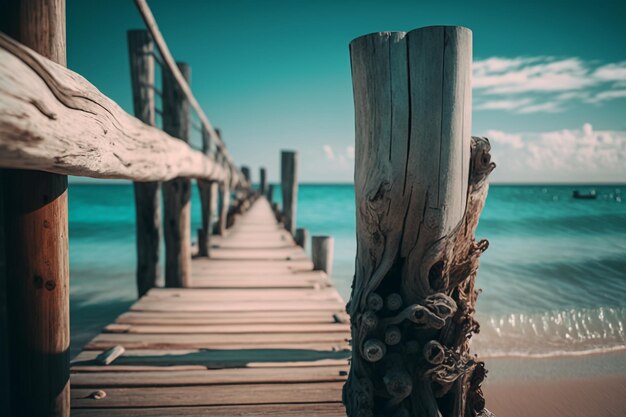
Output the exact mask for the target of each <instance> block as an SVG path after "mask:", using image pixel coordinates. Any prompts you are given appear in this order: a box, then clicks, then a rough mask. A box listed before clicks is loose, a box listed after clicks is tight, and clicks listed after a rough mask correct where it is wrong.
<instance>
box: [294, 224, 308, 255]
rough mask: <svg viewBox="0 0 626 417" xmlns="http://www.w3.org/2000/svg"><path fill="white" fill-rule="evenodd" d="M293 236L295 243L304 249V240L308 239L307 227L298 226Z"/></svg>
mask: <svg viewBox="0 0 626 417" xmlns="http://www.w3.org/2000/svg"><path fill="white" fill-rule="evenodd" d="M293 238H294V240H295V241H296V245H298V246H300V247H301V248H302V249H303V250H306V242H307V241H308V240H309V231H308V230H307V229H305V228H303V227H298V228H297V229H296V234H295V235H294V237H293Z"/></svg>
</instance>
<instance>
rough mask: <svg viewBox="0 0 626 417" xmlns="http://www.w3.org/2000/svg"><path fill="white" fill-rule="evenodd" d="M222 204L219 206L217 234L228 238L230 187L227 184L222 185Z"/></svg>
mask: <svg viewBox="0 0 626 417" xmlns="http://www.w3.org/2000/svg"><path fill="white" fill-rule="evenodd" d="M219 190H220V204H219V206H218V220H217V228H216V233H217V234H218V235H219V236H226V229H227V225H228V223H227V222H228V211H229V210H230V185H229V184H228V183H226V182H223V183H220V186H219Z"/></svg>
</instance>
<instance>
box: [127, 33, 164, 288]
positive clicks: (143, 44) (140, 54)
mask: <svg viewBox="0 0 626 417" xmlns="http://www.w3.org/2000/svg"><path fill="white" fill-rule="evenodd" d="M127 37H128V55H129V61H130V79H131V86H132V89H133V110H134V112H135V117H137V118H138V119H139V120H141V121H142V122H144V123H145V124H147V125H150V126H154V125H155V117H156V108H155V94H154V87H153V86H154V78H155V74H154V55H153V53H154V45H153V43H152V39H151V38H150V35H149V34H148V32H147V31H145V30H129V31H128V34H127ZM133 185H134V192H135V228H136V233H135V240H136V245H137V294H138V296H139V297H141V296H142V295H144V294H145V293H146V292H147V291H148V290H149V289H150V288H152V287H154V286H155V285H156V282H157V279H158V276H159V272H158V271H159V243H160V241H161V184H160V183H158V182H155V181H149V182H135V183H134V184H133Z"/></svg>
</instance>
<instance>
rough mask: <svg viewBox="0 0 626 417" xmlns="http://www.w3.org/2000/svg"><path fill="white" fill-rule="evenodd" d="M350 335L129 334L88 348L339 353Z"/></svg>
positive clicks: (102, 337)
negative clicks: (115, 347) (275, 350)
mask: <svg viewBox="0 0 626 417" xmlns="http://www.w3.org/2000/svg"><path fill="white" fill-rule="evenodd" d="M348 338H349V336H347V335H346V334H343V333H264V334H255V333H252V334H236V333H235V334H130V333H101V334H99V335H98V336H96V337H94V338H93V339H92V340H91V342H89V343H88V344H87V345H86V346H85V349H90V350H95V349H98V350H103V349H110V348H112V347H113V346H115V345H122V346H124V347H125V348H126V349H250V348H251V347H258V348H259V349H261V348H262V349H317V350H340V349H343V348H344V347H345V346H346V345H347V341H346V340H347V339H348Z"/></svg>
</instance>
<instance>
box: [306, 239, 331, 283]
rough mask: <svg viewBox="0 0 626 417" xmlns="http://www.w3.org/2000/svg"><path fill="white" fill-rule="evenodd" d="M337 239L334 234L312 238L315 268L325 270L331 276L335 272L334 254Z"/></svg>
mask: <svg viewBox="0 0 626 417" xmlns="http://www.w3.org/2000/svg"><path fill="white" fill-rule="evenodd" d="M334 250H335V239H334V238H333V237H332V236H313V237H312V238H311V258H313V269H314V270H315V271H324V272H326V275H328V277H329V278H330V277H331V276H332V274H333V254H334Z"/></svg>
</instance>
